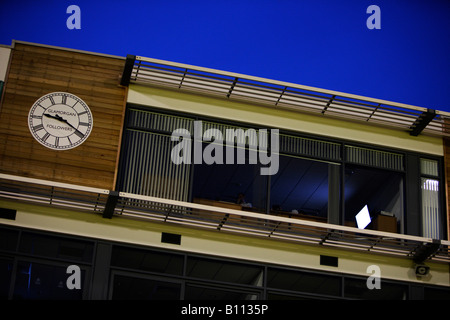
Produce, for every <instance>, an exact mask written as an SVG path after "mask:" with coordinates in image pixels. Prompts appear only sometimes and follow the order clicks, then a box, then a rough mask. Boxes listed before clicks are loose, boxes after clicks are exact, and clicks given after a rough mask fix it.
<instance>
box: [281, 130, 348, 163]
mask: <svg viewBox="0 0 450 320" xmlns="http://www.w3.org/2000/svg"><path fill="white" fill-rule="evenodd" d="M280 153H286V154H291V155H299V156H307V157H312V158H319V159H327V160H335V161H338V160H341V144H339V143H333V142H328V141H322V140H315V139H307V138H302V137H296V136H290V135H284V134H281V135H280Z"/></svg>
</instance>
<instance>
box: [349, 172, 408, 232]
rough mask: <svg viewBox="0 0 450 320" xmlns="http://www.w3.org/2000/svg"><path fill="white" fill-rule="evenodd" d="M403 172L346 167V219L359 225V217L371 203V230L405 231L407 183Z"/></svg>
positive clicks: (369, 208) (369, 226) (369, 207)
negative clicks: (356, 219) (405, 184)
mask: <svg viewBox="0 0 450 320" xmlns="http://www.w3.org/2000/svg"><path fill="white" fill-rule="evenodd" d="M403 176H404V174H403V173H401V172H396V171H390V170H384V169H377V168H370V167H363V166H357V165H347V166H346V167H345V220H346V221H349V222H352V225H353V226H355V216H356V215H357V214H358V213H359V212H360V211H361V210H362V209H363V208H364V207H365V206H367V208H368V211H369V214H370V218H371V223H370V224H369V225H368V226H367V228H368V229H374V230H379V231H387V232H401V229H402V222H403V214H404V185H403Z"/></svg>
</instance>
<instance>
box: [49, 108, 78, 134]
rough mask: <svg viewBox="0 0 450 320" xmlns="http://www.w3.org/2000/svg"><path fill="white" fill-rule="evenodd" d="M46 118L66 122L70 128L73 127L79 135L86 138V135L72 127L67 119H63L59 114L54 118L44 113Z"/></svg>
mask: <svg viewBox="0 0 450 320" xmlns="http://www.w3.org/2000/svg"><path fill="white" fill-rule="evenodd" d="M44 116H46V117H48V118H52V119H56V120H58V121H61V122H64V123H65V124H67V125H68V126H69V127H72V128H73V129H74V130H75V131H76V132H78V134H79V135H81V136H84V134H83V133H82V132H81V131H80V130H78V129H77V128H75V127H74V126H73V125H71V124H70V123H69V122H68V121H67V120H66V119H64V118H63V117H61V116H60V115H59V114H57V115H54V116H52V115H51V114H47V113H44Z"/></svg>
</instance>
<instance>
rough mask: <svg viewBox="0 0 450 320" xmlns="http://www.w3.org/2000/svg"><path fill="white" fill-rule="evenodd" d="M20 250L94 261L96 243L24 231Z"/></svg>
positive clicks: (34, 253)
mask: <svg viewBox="0 0 450 320" xmlns="http://www.w3.org/2000/svg"><path fill="white" fill-rule="evenodd" d="M19 251H20V252H23V253H28V254H32V255H34V256H41V257H47V258H58V259H67V260H74V261H82V262H92V255H93V251H94V244H93V242H90V241H84V240H77V239H70V238H63V237H58V236H53V235H43V234H37V233H31V232H24V233H23V234H22V237H21V241H20V247H19Z"/></svg>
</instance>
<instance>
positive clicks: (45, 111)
mask: <svg viewBox="0 0 450 320" xmlns="http://www.w3.org/2000/svg"><path fill="white" fill-rule="evenodd" d="M92 126H93V119H92V113H91V110H90V109H89V107H88V105H87V104H86V103H85V102H84V101H83V100H81V99H80V98H78V97H77V96H75V95H73V94H70V93H66V92H53V93H49V94H46V95H45V96H43V97H41V98H39V99H38V100H37V101H36V102H35V103H34V104H33V106H32V107H31V109H30V113H29V114H28V127H29V128H30V132H31V134H32V135H33V137H34V138H35V139H36V140H37V141H38V142H39V143H41V144H42V145H44V146H46V147H47V148H50V149H54V150H68V149H72V148H75V147H77V146H79V145H81V144H82V143H83V142H84V141H86V139H87V138H88V137H89V134H90V133H91V131H92Z"/></svg>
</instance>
